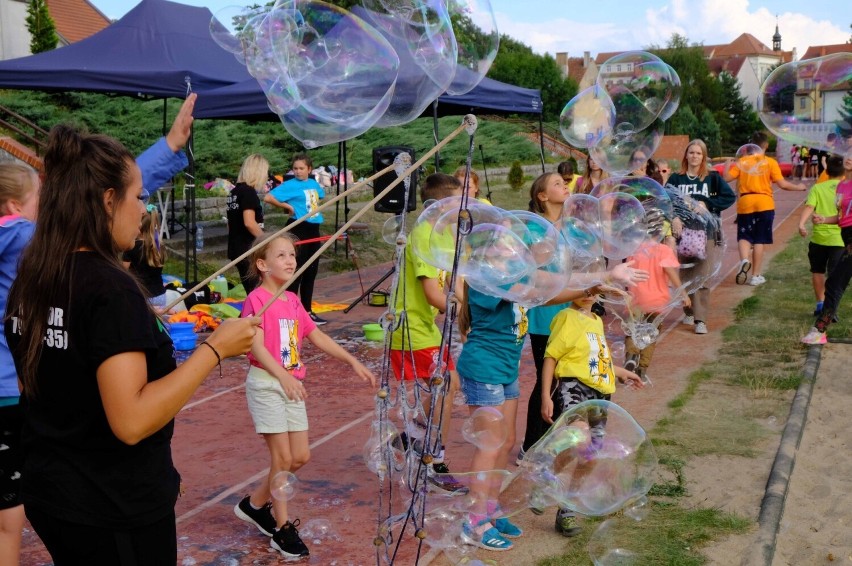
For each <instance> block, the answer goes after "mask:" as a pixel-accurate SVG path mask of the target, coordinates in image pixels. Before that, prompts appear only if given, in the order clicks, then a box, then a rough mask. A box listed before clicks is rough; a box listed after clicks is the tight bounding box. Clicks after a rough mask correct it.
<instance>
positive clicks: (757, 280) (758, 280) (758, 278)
mask: <svg viewBox="0 0 852 566" xmlns="http://www.w3.org/2000/svg"><path fill="white" fill-rule="evenodd" d="M764 283H766V277H764V276H763V275H752V276H751V279H749V280H748V284H749V285H751V286H752V287H757V286H758V285H763V284H764Z"/></svg>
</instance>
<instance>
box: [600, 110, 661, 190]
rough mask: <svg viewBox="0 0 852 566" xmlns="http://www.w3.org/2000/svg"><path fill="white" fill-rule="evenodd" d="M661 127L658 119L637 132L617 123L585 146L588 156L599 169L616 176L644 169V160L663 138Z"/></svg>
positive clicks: (649, 156)
mask: <svg viewBox="0 0 852 566" xmlns="http://www.w3.org/2000/svg"><path fill="white" fill-rule="evenodd" d="M663 130H664V124H663V122H662V121H661V120H658V121H656V122H652V123H651V124H650V125H649V126H648V127H646V128H645V129H643V130H639V131H636V130H633V129H630V128H629V127H627V126H626V125H624V124H622V123H618V124H616V125H615V128H614V129H613V131H612V132H611V133H610V134H609V135H607V136H604V138H603V139H601V140H600V141H599V142H598V144H597V145H596V146H594V147H592V148H589V155H590V156H591V158H592V159H594V160H595V163H597V164H598V165H599V166H600V168H601V169H603V170H604V171H606V172H608V173H609V174H610V175H613V176H616V177H620V176H623V175H626V174H627V173H630V172H631V171H633V170H635V169H638V168H640V167H641V168H643V169H644V161H647V160H648V159H650V158H651V156H652V155H654V152H655V151H657V148H658V147H659V146H660V142H661V141H662V140H663ZM643 159H644V161H643Z"/></svg>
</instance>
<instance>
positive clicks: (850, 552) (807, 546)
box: [772, 344, 852, 566]
mask: <svg viewBox="0 0 852 566" xmlns="http://www.w3.org/2000/svg"><path fill="white" fill-rule="evenodd" d="M850 360H852V345H849V344H828V345H826V346H824V347H823V351H822V359H821V362H820V367H819V371H818V372H817V380H816V383H815V385H814V393H813V397H812V399H811V404H810V408H809V410H808V420H807V425H806V426H805V431H804V434H803V436H802V442H801V445H800V446H799V451H798V456H797V458H796V466H795V468H794V469H793V475H792V478H791V480H790V490H789V495H788V496H787V502H786V505H785V507H784V515H783V517H782V519H781V526H780V528H779V533H778V544H777V547H776V552H775V559H774V560H773V562H772V564H773V565H774V566H786V565H790V566H792V565H799V564H829V563H838V564H852V471H850V470H852V449H851V448H852V441H850V438H852V436H850V432H849V424H850V422H852V379H849V377H850V372H849V362H850Z"/></svg>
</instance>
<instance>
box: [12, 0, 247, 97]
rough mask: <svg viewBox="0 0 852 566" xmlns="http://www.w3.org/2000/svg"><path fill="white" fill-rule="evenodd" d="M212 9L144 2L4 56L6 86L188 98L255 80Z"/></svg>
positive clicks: (164, 1)
mask: <svg viewBox="0 0 852 566" xmlns="http://www.w3.org/2000/svg"><path fill="white" fill-rule="evenodd" d="M212 17H213V15H212V14H211V13H210V10H208V9H207V8H196V7H193V6H187V5H185V4H178V3H176V2H169V1H168V0H142V2H140V3H139V4H138V5H137V6H136V7H135V8H133V9H132V10H131V11H129V12H128V13H127V14H125V16H124V17H123V18H121V19H120V20H118V21H116V22H114V23H112V24H111V25H109V26H107V27H106V28H104V29H103V30H101V31H99V32H98V33H96V34H94V35H92V36H91V37H88V38H86V39H84V40H82V41H79V42H77V43H74V44H71V45H69V46H67V47H62V48H60V49H54V50H53V51H48V52H45V53H39V54H37V55H30V56H28V57H21V58H18V59H10V60H8V61H0V89H2V88H8V89H22V90H42V91H68V90H71V91H86V92H101V93H111V94H121V95H130V96H148V97H154V98H166V97H176V98H183V97H184V96H186V90H187V85H186V78H187V77H188V78H189V80H190V82H191V85H192V89H193V90H194V91H197V92H204V91H207V90H212V89H216V88H219V87H222V86H225V85H229V84H234V83H238V82H240V81H244V80H247V79H249V78H251V75H249V73H248V71H247V70H246V68H245V66H244V65H242V64H240V63H239V62H238V61H237V59H236V57H234V55H233V54H231V53H229V52H227V51H225V50H224V49H222V48H221V47H220V46H219V45H218V44H217V43H216V42H215V41H213V38H212V37H211V36H210V29H209V26H210V20H211V18H212Z"/></svg>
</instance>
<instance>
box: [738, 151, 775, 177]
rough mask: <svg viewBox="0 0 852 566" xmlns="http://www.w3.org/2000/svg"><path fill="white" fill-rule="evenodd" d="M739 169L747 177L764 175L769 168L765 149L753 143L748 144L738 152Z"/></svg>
mask: <svg viewBox="0 0 852 566" xmlns="http://www.w3.org/2000/svg"><path fill="white" fill-rule="evenodd" d="M736 160H737V168H738V169H739V170H740V172H741V173H745V174H747V175H755V176H759V175H763V174H765V173H766V171H767V168H768V167H769V162H767V161H766V156H765V155H764V154H763V148H762V147H760V146H759V145H755V144H753V143H747V144H745V145H744V146H742V147H740V148H739V149H738V150H737V155H736Z"/></svg>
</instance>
